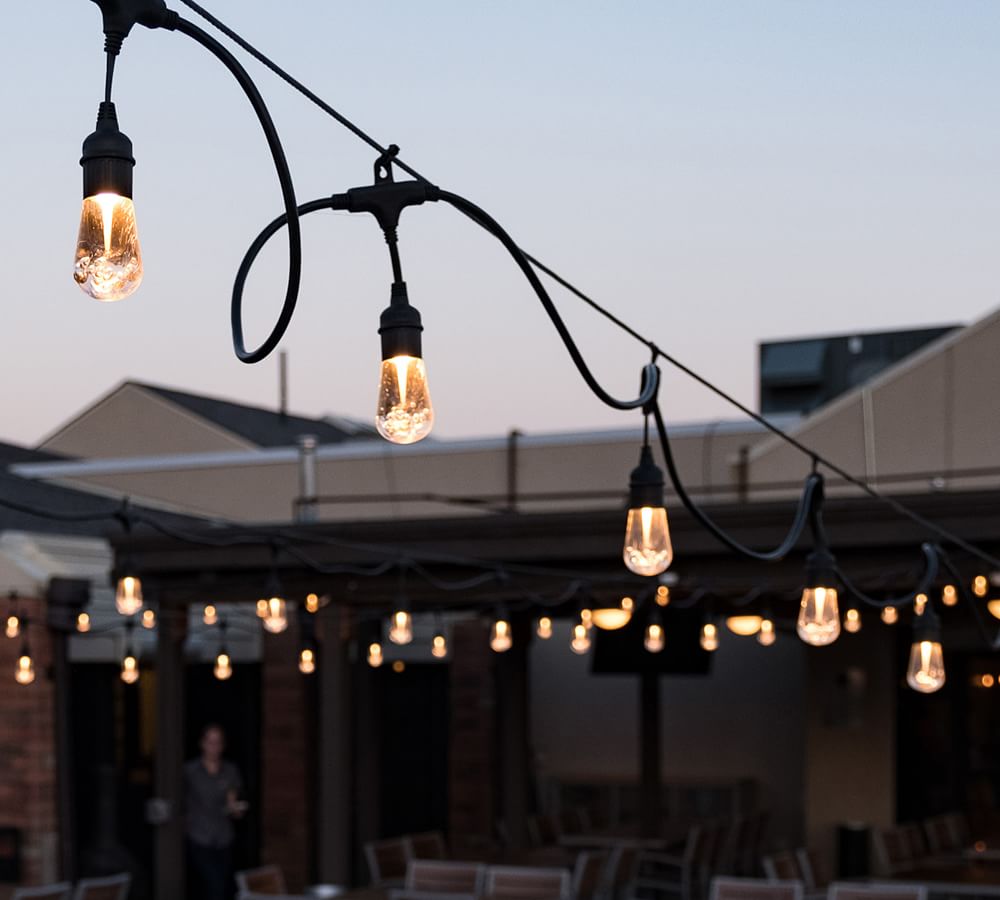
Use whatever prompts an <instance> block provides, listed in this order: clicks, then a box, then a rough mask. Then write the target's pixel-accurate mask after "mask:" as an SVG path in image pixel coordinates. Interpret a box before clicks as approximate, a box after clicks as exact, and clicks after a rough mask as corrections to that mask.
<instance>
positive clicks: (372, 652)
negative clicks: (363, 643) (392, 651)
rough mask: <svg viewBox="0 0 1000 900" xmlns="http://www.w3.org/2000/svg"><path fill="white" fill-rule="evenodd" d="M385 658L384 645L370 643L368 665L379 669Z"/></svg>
mask: <svg viewBox="0 0 1000 900" xmlns="http://www.w3.org/2000/svg"><path fill="white" fill-rule="evenodd" d="M383 662H384V659H383V657H382V645H381V644H369V645H368V665H370V666H371V667H372V668H373V669H377V668H378V667H379V666H380V665H382V663H383Z"/></svg>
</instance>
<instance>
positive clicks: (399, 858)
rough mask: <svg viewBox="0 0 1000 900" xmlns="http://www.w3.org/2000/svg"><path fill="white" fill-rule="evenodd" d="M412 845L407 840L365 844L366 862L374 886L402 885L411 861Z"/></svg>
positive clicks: (394, 839)
mask: <svg viewBox="0 0 1000 900" xmlns="http://www.w3.org/2000/svg"><path fill="white" fill-rule="evenodd" d="M410 855H411V854H410V843H409V841H408V840H407V839H406V838H390V839H389V840H387V841H369V842H368V843H367V844H365V861H366V862H367V863H368V872H369V873H370V875H371V880H372V884H383V885H384V884H391V883H393V882H395V883H398V884H402V883H403V879H404V878H406V866H407V864H408V863H409V861H410Z"/></svg>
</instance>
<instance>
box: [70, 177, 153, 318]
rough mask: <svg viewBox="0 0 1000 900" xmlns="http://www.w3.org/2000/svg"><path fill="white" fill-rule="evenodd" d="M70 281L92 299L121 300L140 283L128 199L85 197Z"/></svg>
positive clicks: (139, 257) (136, 239)
mask: <svg viewBox="0 0 1000 900" xmlns="http://www.w3.org/2000/svg"><path fill="white" fill-rule="evenodd" d="M73 278H74V280H75V281H76V283H77V284H78V285H80V287H81V288H83V290H84V291H85V292H86V293H87V294H89V295H90V296H91V297H93V298H94V299H95V300H103V301H106V302H111V301H113V300H123V299H124V298H125V297H127V296H129V294H131V293H133V292H134V291H135V290H136V288H138V287H139V284H140V283H141V282H142V253H141V252H140V251H139V234H138V231H137V230H136V227H135V206H133V204H132V200H131V199H130V198H129V197H122V196H120V195H118V194H111V193H104V194H95V195H94V196H92V197H85V198H84V201H83V211H82V212H81V214H80V234H79V236H78V237H77V240H76V264H75V266H74V267H73Z"/></svg>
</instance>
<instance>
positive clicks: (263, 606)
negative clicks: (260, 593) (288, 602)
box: [257, 597, 267, 619]
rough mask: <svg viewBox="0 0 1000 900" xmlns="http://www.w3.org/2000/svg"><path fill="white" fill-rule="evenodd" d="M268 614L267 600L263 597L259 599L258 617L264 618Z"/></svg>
mask: <svg viewBox="0 0 1000 900" xmlns="http://www.w3.org/2000/svg"><path fill="white" fill-rule="evenodd" d="M266 615H267V600H265V599H264V598H263V597H261V598H260V600H258V601H257V618H258V619H263V618H264V617H265V616H266Z"/></svg>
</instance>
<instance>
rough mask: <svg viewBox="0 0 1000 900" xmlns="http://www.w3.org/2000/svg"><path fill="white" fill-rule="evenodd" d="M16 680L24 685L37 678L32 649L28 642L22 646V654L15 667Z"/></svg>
mask: <svg viewBox="0 0 1000 900" xmlns="http://www.w3.org/2000/svg"><path fill="white" fill-rule="evenodd" d="M14 680H15V681H16V682H17V683H18V684H24V685H27V684H31V683H32V682H33V681H34V680H35V663H34V660H32V658H31V651H30V650H29V649H28V645H27V644H25V645H24V646H23V647H22V648H21V654H20V656H18V658H17V664H16V665H15V667H14Z"/></svg>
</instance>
